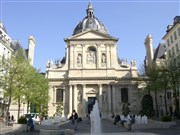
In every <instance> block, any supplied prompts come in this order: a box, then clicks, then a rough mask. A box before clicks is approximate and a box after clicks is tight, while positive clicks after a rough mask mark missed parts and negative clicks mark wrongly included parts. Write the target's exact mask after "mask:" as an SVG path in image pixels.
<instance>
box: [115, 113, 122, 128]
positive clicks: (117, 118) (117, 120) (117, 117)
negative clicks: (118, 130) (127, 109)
mask: <svg viewBox="0 0 180 135" xmlns="http://www.w3.org/2000/svg"><path fill="white" fill-rule="evenodd" d="M120 120H121V118H120V116H119V114H117V115H116V117H115V118H114V125H116V123H117V122H119V121H120Z"/></svg>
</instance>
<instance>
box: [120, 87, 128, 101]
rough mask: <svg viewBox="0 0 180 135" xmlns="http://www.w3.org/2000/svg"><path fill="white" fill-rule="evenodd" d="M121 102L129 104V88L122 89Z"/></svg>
mask: <svg viewBox="0 0 180 135" xmlns="http://www.w3.org/2000/svg"><path fill="white" fill-rule="evenodd" d="M121 101H122V102H124V103H128V89H127V88H122V89H121Z"/></svg>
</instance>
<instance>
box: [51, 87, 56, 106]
mask: <svg viewBox="0 0 180 135" xmlns="http://www.w3.org/2000/svg"><path fill="white" fill-rule="evenodd" d="M52 88H53V104H54V103H55V95H56V93H55V92H56V90H55V87H54V86H53V87H52Z"/></svg>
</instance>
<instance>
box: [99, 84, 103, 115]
mask: <svg viewBox="0 0 180 135" xmlns="http://www.w3.org/2000/svg"><path fill="white" fill-rule="evenodd" d="M99 109H100V112H102V84H99Z"/></svg>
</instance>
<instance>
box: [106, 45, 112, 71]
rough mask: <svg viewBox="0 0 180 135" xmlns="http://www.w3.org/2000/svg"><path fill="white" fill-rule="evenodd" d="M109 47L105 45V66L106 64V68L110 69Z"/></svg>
mask: <svg viewBox="0 0 180 135" xmlns="http://www.w3.org/2000/svg"><path fill="white" fill-rule="evenodd" d="M109 48H110V47H109V45H106V52H107V54H106V64H107V68H110V61H111V58H110V57H111V56H110V50H109Z"/></svg>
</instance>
